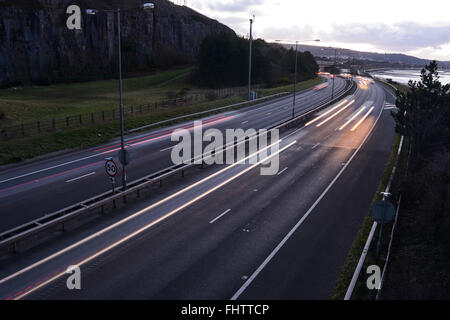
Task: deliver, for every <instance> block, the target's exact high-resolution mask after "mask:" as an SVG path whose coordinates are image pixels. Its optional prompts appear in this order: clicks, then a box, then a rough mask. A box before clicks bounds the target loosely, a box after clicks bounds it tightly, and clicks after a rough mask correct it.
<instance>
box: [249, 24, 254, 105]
mask: <svg viewBox="0 0 450 320" xmlns="http://www.w3.org/2000/svg"><path fill="white" fill-rule="evenodd" d="M254 19H255V16H253V19H250V38H249V40H250V54H249V61H248V100H249V101H250V100H251V99H252V97H251V94H252V91H251V85H252V40H253V35H252V27H253V20H254Z"/></svg>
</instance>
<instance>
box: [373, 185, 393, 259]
mask: <svg viewBox="0 0 450 320" xmlns="http://www.w3.org/2000/svg"><path fill="white" fill-rule="evenodd" d="M382 195H383V200H382V201H378V202H376V203H375V204H374V205H373V206H372V208H371V209H370V214H371V216H372V218H373V220H375V221H376V222H377V223H379V224H380V235H379V236H378V243H377V252H376V259H377V260H378V258H379V257H380V251H381V243H382V238H383V226H384V224H385V223H387V222H391V221H392V220H394V218H395V207H394V205H393V204H392V203H391V202H389V201H387V199H386V198H387V197H389V196H390V194H389V193H384V192H383V193H382Z"/></svg>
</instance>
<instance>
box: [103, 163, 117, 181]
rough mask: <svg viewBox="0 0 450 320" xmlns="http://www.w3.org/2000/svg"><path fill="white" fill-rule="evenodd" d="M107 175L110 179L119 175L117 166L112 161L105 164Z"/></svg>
mask: <svg viewBox="0 0 450 320" xmlns="http://www.w3.org/2000/svg"><path fill="white" fill-rule="evenodd" d="M105 170H106V174H107V175H108V176H110V177H112V178H113V177H115V176H116V175H117V171H118V169H117V164H116V163H115V162H114V160H112V159H108V160H106V163H105Z"/></svg>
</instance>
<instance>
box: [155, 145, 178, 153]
mask: <svg viewBox="0 0 450 320" xmlns="http://www.w3.org/2000/svg"><path fill="white" fill-rule="evenodd" d="M173 148H175V146H171V147H169V148H165V149H161V150H159V152H164V151H167V150H172V149H173Z"/></svg>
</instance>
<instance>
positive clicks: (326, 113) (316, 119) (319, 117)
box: [305, 99, 348, 127]
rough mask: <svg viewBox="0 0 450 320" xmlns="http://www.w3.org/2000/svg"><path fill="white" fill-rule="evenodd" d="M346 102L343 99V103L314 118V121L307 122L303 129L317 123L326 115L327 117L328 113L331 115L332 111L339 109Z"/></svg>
mask: <svg viewBox="0 0 450 320" xmlns="http://www.w3.org/2000/svg"><path fill="white" fill-rule="evenodd" d="M347 101H348V100H347V99H345V100H344V101H342V102H341V103H339V104H338V105H336V106H335V107H333V108H331V109H330V110H328V111H327V112H325V113H324V114H322V115H320V116H318V117H317V118H315V119H314V120H311V121H310V122H308V123H307V124H305V127H308V126H310V125H311V124H313V123H314V122H316V121H319V120H320V119H322V118H324V117H326V116H327V115H329V114H330V113H332V112H333V111H334V110H336V109H337V108H339V107H340V106H342V105H344V104H345V103H346V102H347Z"/></svg>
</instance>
